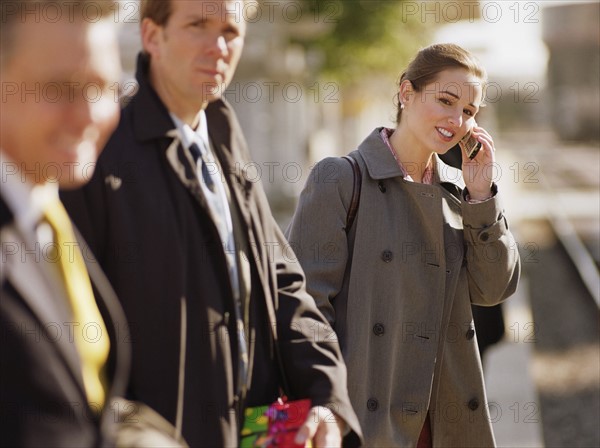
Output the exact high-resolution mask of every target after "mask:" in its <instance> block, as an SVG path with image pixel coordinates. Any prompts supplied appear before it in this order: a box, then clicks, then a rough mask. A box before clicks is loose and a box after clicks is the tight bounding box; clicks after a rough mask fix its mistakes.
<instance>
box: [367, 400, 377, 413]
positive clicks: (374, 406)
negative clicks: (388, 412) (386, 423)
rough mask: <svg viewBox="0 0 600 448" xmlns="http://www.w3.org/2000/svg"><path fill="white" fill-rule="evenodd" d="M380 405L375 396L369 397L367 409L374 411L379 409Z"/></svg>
mask: <svg viewBox="0 0 600 448" xmlns="http://www.w3.org/2000/svg"><path fill="white" fill-rule="evenodd" d="M378 407H379V403H378V402H377V400H376V399H375V398H369V399H368V400H367V409H368V410H369V411H371V412H374V411H376V410H377V408H378Z"/></svg>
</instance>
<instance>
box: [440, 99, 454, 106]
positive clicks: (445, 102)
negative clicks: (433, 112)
mask: <svg viewBox="0 0 600 448" xmlns="http://www.w3.org/2000/svg"><path fill="white" fill-rule="evenodd" d="M440 102H441V103H444V104H446V105H448V106H449V105H450V104H451V103H450V100H449V99H446V98H440Z"/></svg>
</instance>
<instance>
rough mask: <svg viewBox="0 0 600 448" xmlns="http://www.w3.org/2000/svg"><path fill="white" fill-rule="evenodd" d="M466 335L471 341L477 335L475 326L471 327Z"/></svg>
mask: <svg viewBox="0 0 600 448" xmlns="http://www.w3.org/2000/svg"><path fill="white" fill-rule="evenodd" d="M465 336H466V337H467V340H468V341H470V340H471V339H473V336H475V330H474V329H473V328H469V329H468V330H467V334H465Z"/></svg>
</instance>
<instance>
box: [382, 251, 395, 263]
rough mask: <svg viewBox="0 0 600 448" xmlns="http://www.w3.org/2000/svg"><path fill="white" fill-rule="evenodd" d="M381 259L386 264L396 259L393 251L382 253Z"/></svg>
mask: <svg viewBox="0 0 600 448" xmlns="http://www.w3.org/2000/svg"><path fill="white" fill-rule="evenodd" d="M381 259H382V260H383V261H384V262H385V263H389V262H390V261H392V260H393V259H394V254H393V253H392V251H391V250H384V251H383V252H381Z"/></svg>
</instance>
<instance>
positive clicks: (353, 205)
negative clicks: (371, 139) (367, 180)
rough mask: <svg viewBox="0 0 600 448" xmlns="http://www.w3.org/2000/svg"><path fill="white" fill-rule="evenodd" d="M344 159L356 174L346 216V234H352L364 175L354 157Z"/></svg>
mask: <svg viewBox="0 0 600 448" xmlns="http://www.w3.org/2000/svg"><path fill="white" fill-rule="evenodd" d="M343 158H344V159H346V160H347V161H348V163H350V165H351V166H352V171H353V172H354V183H353V185H352V200H351V201H350V207H348V215H347V216H346V227H345V230H346V233H348V232H350V229H351V228H352V224H354V219H355V218H356V213H357V212H358V205H359V203H360V188H361V185H362V173H361V171H360V166H358V162H357V161H356V159H355V158H354V157H351V156H344V157H343Z"/></svg>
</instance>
